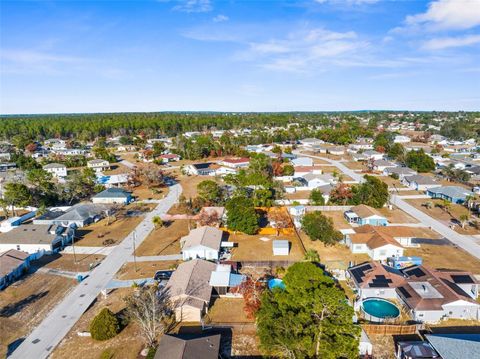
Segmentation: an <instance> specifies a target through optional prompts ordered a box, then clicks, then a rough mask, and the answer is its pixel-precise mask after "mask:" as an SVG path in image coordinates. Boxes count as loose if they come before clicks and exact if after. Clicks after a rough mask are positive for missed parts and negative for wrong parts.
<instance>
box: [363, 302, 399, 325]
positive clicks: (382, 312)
mask: <svg viewBox="0 0 480 359" xmlns="http://www.w3.org/2000/svg"><path fill="white" fill-rule="evenodd" d="M362 311H363V312H364V313H365V318H366V319H368V320H371V321H373V322H383V321H384V320H385V319H391V318H397V317H398V316H399V315H400V309H398V307H397V306H396V305H395V304H393V303H391V302H389V301H388V300H386V299H382V298H368V299H365V300H364V301H363V302H362Z"/></svg>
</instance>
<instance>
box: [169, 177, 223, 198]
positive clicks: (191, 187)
mask: <svg viewBox="0 0 480 359" xmlns="http://www.w3.org/2000/svg"><path fill="white" fill-rule="evenodd" d="M207 180H209V181H215V182H217V183H219V184H220V183H222V180H221V179H219V178H216V177H213V176H185V175H179V176H178V177H177V181H178V182H179V183H180V184H181V185H182V188H183V191H182V194H183V195H184V196H185V198H194V197H196V196H197V195H198V192H197V186H198V184H199V183H200V182H203V181H207Z"/></svg>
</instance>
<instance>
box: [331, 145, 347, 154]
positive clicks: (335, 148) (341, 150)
mask: <svg viewBox="0 0 480 359" xmlns="http://www.w3.org/2000/svg"><path fill="white" fill-rule="evenodd" d="M328 153H330V154H331V155H335V156H342V155H344V154H345V147H343V146H333V147H329V148H328Z"/></svg>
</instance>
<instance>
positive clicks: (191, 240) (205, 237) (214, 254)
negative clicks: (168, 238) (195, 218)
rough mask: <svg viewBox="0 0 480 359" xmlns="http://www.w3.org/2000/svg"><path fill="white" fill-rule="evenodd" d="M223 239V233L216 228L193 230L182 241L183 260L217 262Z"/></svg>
mask: <svg viewBox="0 0 480 359" xmlns="http://www.w3.org/2000/svg"><path fill="white" fill-rule="evenodd" d="M222 237H223V231H221V230H220V229H218V228H215V227H209V226H203V227H199V228H196V229H193V230H191V231H190V233H189V234H188V235H187V236H185V237H182V238H181V239H180V246H181V247H182V256H183V260H189V259H193V258H202V259H207V260H217V259H218V257H219V253H220V244H221V242H222Z"/></svg>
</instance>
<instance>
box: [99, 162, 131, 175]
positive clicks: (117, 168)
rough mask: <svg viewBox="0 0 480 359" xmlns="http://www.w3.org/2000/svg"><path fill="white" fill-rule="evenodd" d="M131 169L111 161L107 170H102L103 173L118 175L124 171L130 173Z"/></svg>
mask: <svg viewBox="0 0 480 359" xmlns="http://www.w3.org/2000/svg"><path fill="white" fill-rule="evenodd" d="M130 171H131V169H130V168H128V167H127V166H124V165H122V164H121V163H112V164H111V166H110V169H109V170H108V171H103V174H105V175H107V176H108V175H118V174H124V173H130Z"/></svg>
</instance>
